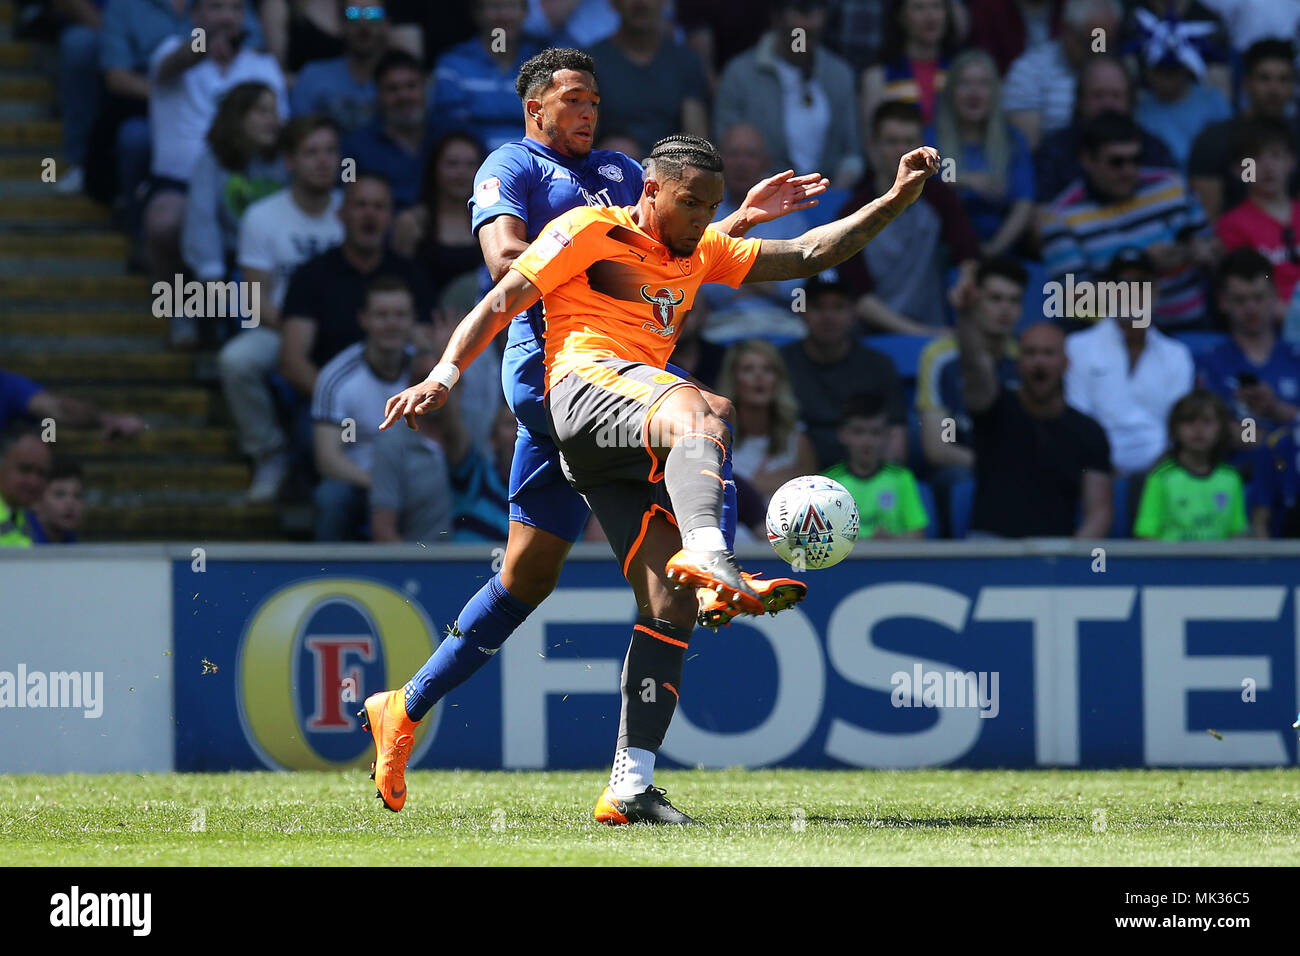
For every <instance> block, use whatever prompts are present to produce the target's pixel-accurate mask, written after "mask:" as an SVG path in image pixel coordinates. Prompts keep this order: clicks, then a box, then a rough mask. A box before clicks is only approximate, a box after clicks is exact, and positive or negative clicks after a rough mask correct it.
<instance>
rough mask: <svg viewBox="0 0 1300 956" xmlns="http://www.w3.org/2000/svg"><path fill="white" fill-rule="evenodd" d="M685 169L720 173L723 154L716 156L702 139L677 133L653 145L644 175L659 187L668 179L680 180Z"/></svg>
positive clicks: (712, 146)
mask: <svg viewBox="0 0 1300 956" xmlns="http://www.w3.org/2000/svg"><path fill="white" fill-rule="evenodd" d="M686 166H694V167H696V168H697V169H703V170H707V171H708V172H711V173H720V172H722V154H721V153H719V152H718V148H717V147H716V146H714V145H713V144H712V143H710V142H709V141H708V140H707V139H705V138H704V137H702V136H691V135H689V134H687V133H676V134H674V135H673V136H665V137H664V138H663V139H661V140H659V142H657V143H655V145H654V148H653V149H652V150H650V155H649V156H647V157H646V160H645V171H646V174H647V175H651V174H653V175H654V177H655V179H656V180H657V181H659V182H661V183H662V182H667V181H668V180H670V179H681V178H682V170H683V168H684V167H686Z"/></svg>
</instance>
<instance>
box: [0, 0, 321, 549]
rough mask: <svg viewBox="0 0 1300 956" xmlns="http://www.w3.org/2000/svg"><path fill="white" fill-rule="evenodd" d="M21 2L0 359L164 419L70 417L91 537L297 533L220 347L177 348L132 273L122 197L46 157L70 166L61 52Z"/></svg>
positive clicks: (6, 117)
mask: <svg viewBox="0 0 1300 956" xmlns="http://www.w3.org/2000/svg"><path fill="white" fill-rule="evenodd" d="M13 15H14V10H13V6H12V4H11V3H8V2H5V0H0V368H5V369H7V370H9V371H13V372H18V373H20V374H22V375H26V376H28V377H29V378H32V379H34V380H36V381H37V382H39V383H41V384H42V385H44V386H46V387H48V388H50V389H51V390H53V391H56V392H66V393H68V394H70V395H75V396H77V397H79V398H82V399H85V400H88V401H91V402H94V403H95V404H97V405H99V406H101V407H102V408H105V409H110V410H114V411H123V412H132V413H134V414H137V415H139V416H141V417H142V418H144V419H145V420H146V421H147V422H148V423H149V426H150V427H149V430H148V431H147V432H145V433H143V434H142V435H140V436H138V437H136V438H134V439H128V440H118V441H114V442H107V441H105V440H104V439H103V438H102V437H100V435H99V434H98V433H96V432H86V431H80V432H79V431H75V430H72V429H60V430H59V432H58V435H57V442H56V446H55V447H56V452H57V453H59V454H64V455H68V456H70V457H72V458H73V459H75V460H77V461H78V462H80V463H81V465H82V467H83V468H84V469H85V470H86V476H87V482H86V485H87V505H88V507H87V515H86V521H85V527H84V531H85V538H86V539H87V540H92V541H123V540H173V541H180V542H190V541H194V542H196V543H200V542H202V541H205V540H213V539H224V540H232V539H233V540H267V539H270V540H276V539H283V538H284V537H285V533H284V532H283V530H282V527H283V521H282V517H283V514H284V513H285V511H286V509H283V508H280V507H274V506H259V507H253V506H249V505H245V504H242V503H241V502H240V500H239V499H240V496H241V495H242V493H243V492H244V490H245V489H246V488H247V487H248V483H249V480H250V477H251V476H250V475H249V469H248V466H247V464H246V463H245V461H244V459H243V457H242V456H241V455H240V454H239V452H238V448H237V447H236V442H235V436H234V432H233V429H232V427H231V425H230V421H229V416H228V414H227V412H226V408H225V402H224V400H223V399H222V397H221V393H220V390H219V388H218V387H217V384H216V382H215V381H214V379H213V375H212V370H213V368H214V362H213V356H212V355H211V354H204V353H198V354H189V353H179V352H174V351H171V350H170V349H169V348H168V345H167V337H166V336H167V328H166V323H167V320H166V319H158V318H155V317H154V315H153V313H152V297H151V295H150V290H149V283H148V281H147V280H146V279H145V278H144V277H143V276H138V275H129V274H127V272H126V269H125V262H126V257H127V241H126V239H125V238H124V237H123V236H121V235H120V234H118V233H116V232H114V231H112V229H111V227H110V225H109V213H108V210H106V209H105V208H104V207H102V206H100V205H98V204H96V203H95V202H93V201H92V200H90V199H88V198H86V197H84V196H61V195H58V194H57V193H55V192H54V187H53V185H52V184H50V183H46V182H42V180H41V170H42V160H43V159H45V158H46V157H50V158H53V159H55V160H56V162H57V166H56V169H60V170H61V169H63V168H64V166H63V163H62V158H61V155H60V152H61V144H62V138H61V136H62V130H61V124H60V123H59V122H58V121H57V120H55V119H51V117H52V116H53V114H54V91H53V88H52V84H51V80H50V77H51V75H52V73H53V64H54V63H55V60H56V56H57V53H56V51H55V50H53V49H50V48H46V47H37V46H34V45H31V44H26V43H19V42H15V41H13V40H12V33H11V24H12V22H13ZM288 510H289V511H290V512H292V511H293V510H294V509H288ZM299 510H300V509H299ZM295 523H296V524H298V525H299V526H301V521H298V522H295Z"/></svg>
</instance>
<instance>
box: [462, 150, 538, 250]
mask: <svg viewBox="0 0 1300 956" xmlns="http://www.w3.org/2000/svg"><path fill="white" fill-rule="evenodd" d="M522 153H526V150H524V149H523V148H522V147H520V148H514V149H512V148H510V146H509V145H507V146H503V147H501V148H500V149H498V150H496V151H494V152H493V153H492V154H491V155H490V156H488V158H487V159H486V160H484V162H483V165H482V166H480V167H479V170H478V173H476V174H475V176H474V192H473V194H472V195H471V196H470V199H469V211H470V225H471V227H472V228H473V230H474V232H475V233H477V232H478V230H479V227H480V226H482V225H483V224H484V223H485V222H487V221H488V220H489V219H494V218H495V217H497V216H502V215H507V216H515V217H517V218H519V219H522V220H523V221H524V222H525V223H527V222H528V194H529V193H530V192H531V191H532V187H533V185H534V183H533V179H534V176H535V173H534V167H533V164H532V162H531V161H530V160H529V159H528V158H527V156H526V155H521V154H522Z"/></svg>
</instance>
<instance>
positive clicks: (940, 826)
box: [0, 769, 1300, 866]
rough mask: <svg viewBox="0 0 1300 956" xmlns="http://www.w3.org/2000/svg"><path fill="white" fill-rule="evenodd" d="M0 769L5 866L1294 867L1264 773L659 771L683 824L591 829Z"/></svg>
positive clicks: (242, 787) (189, 781)
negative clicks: (687, 823)
mask: <svg viewBox="0 0 1300 956" xmlns="http://www.w3.org/2000/svg"><path fill="white" fill-rule="evenodd" d="M365 777H366V775H365V774H364V773H363V772H351V773H229V774H102V775H68V776H0V851H2V852H3V857H4V859H5V861H6V863H7V865H9V866H42V865H62V866H96V865H114V866H130V865H152V866H158V865H162V866H172V865H179V866H222V865H245V866H247V865H251V866H281V865H317V866H320V865H339V866H363V865H375V864H376V863H378V862H380V861H388V862H394V863H398V862H409V863H414V864H417V865H423V866H436V865H443V864H462V865H465V864H468V865H491V864H505V865H532V864H536V865H562V864H573V865H586V864H597V865H603V866H609V865H642V866H644V865H654V864H683V865H708V864H723V865H750V864H761V865H787V864H788V865H812V866H816V865H839V864H848V865H853V864H871V865H891V866H898V865H955V864H958V865H959V864H974V865H982V864H992V865H1067V866H1089V865H1102V864H1104V865H1119V866H1163V865H1180V866H1186V865H1197V866H1202V865H1238V866H1240V865H1246V866H1250V865H1294V863H1295V862H1296V861H1297V860H1298V859H1300V814H1297V812H1296V809H1297V799H1298V798H1300V776H1298V775H1297V773H1296V771H1295V770H1294V769H1274V770H1249V771H1247V770H1212V771H1208V770H1207V771H1198V770H1162V771H1155V770H1124V771H1074V770H1070V771H1064V770H1061V771H1058V770H1040V771H981V770H976V771H968V770H921V771H800V770H760V771H743V770H727V771H704V770H698V771H696V770H692V771H661V772H660V774H659V775H658V779H657V781H656V782H657V783H658V784H659V785H660V786H663V787H666V788H668V796H669V799H671V800H672V801H673V802H674V803H675V804H676V805H677V806H678V807H680V808H681V809H683V810H685V811H686V812H688V813H690V814H692V815H694V816H696V817H697V818H698V819H700V820H701V821H703V822H706V823H707V824H708V826H707V827H699V828H692V829H678V828H675V829H654V828H648V827H619V828H606V827H603V826H601V825H599V824H596V823H595V822H593V821H592V820H591V816H590V814H591V807H592V805H593V804H594V802H595V799H596V797H597V796H598V795H599V793H600V790H601V788H602V786H603V785H604V777H605V774H604V772H601V771H590V772H581V773H572V772H563V773H560V772H548V773H532V772H529V773H481V772H468V771H464V772H442V771H419V772H415V773H411V774H409V775H408V776H407V785H408V788H409V793H410V795H409V797H408V800H407V805H406V809H405V810H403V811H402V812H401V813H400V814H393V813H389V812H388V811H387V810H384V809H383V808H382V807H381V806H380V805H379V801H377V800H376V799H374V788H373V785H371V784H370V782H369V781H368V780H366V778H365Z"/></svg>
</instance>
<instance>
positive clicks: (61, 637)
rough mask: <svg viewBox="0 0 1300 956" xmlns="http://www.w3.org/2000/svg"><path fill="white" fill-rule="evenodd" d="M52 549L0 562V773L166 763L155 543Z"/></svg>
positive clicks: (166, 588)
mask: <svg viewBox="0 0 1300 956" xmlns="http://www.w3.org/2000/svg"><path fill="white" fill-rule="evenodd" d="M53 550H55V549H44V553H39V550H33V552H31V553H30V554H28V555H26V556H18V555H12V554H10V555H6V559H5V560H3V561H0V772H3V773H69V772H87V773H94V772H102V771H141V772H142V771H166V770H170V769H172V766H173V749H174V733H173V728H172V723H171V715H172V683H173V681H172V674H173V668H172V659H171V656H170V654H171V643H172V642H171V632H172V620H171V608H172V601H171V594H172V590H171V568H170V566H169V565H168V563H167V560H166V559H165V557H164V556H163V554H162V550H161V549H153V550H154V552H155V556H140V557H127V556H123V555H122V553H121V552H118V553H117V555H116V556H113V557H110V554H111V552H108V551H105V552H102V553H103V554H104V556H103V557H89V556H85V555H87V554H93V553H94V552H95V551H96V550H98V549H93V548H91V549H87V548H79V549H77V553H78V555H79V556H73V552H67V553H65V554H52V553H50V552H51V551H53ZM51 675H54V676H53V677H51ZM74 675H75V676H74ZM31 705H35V706H31Z"/></svg>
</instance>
